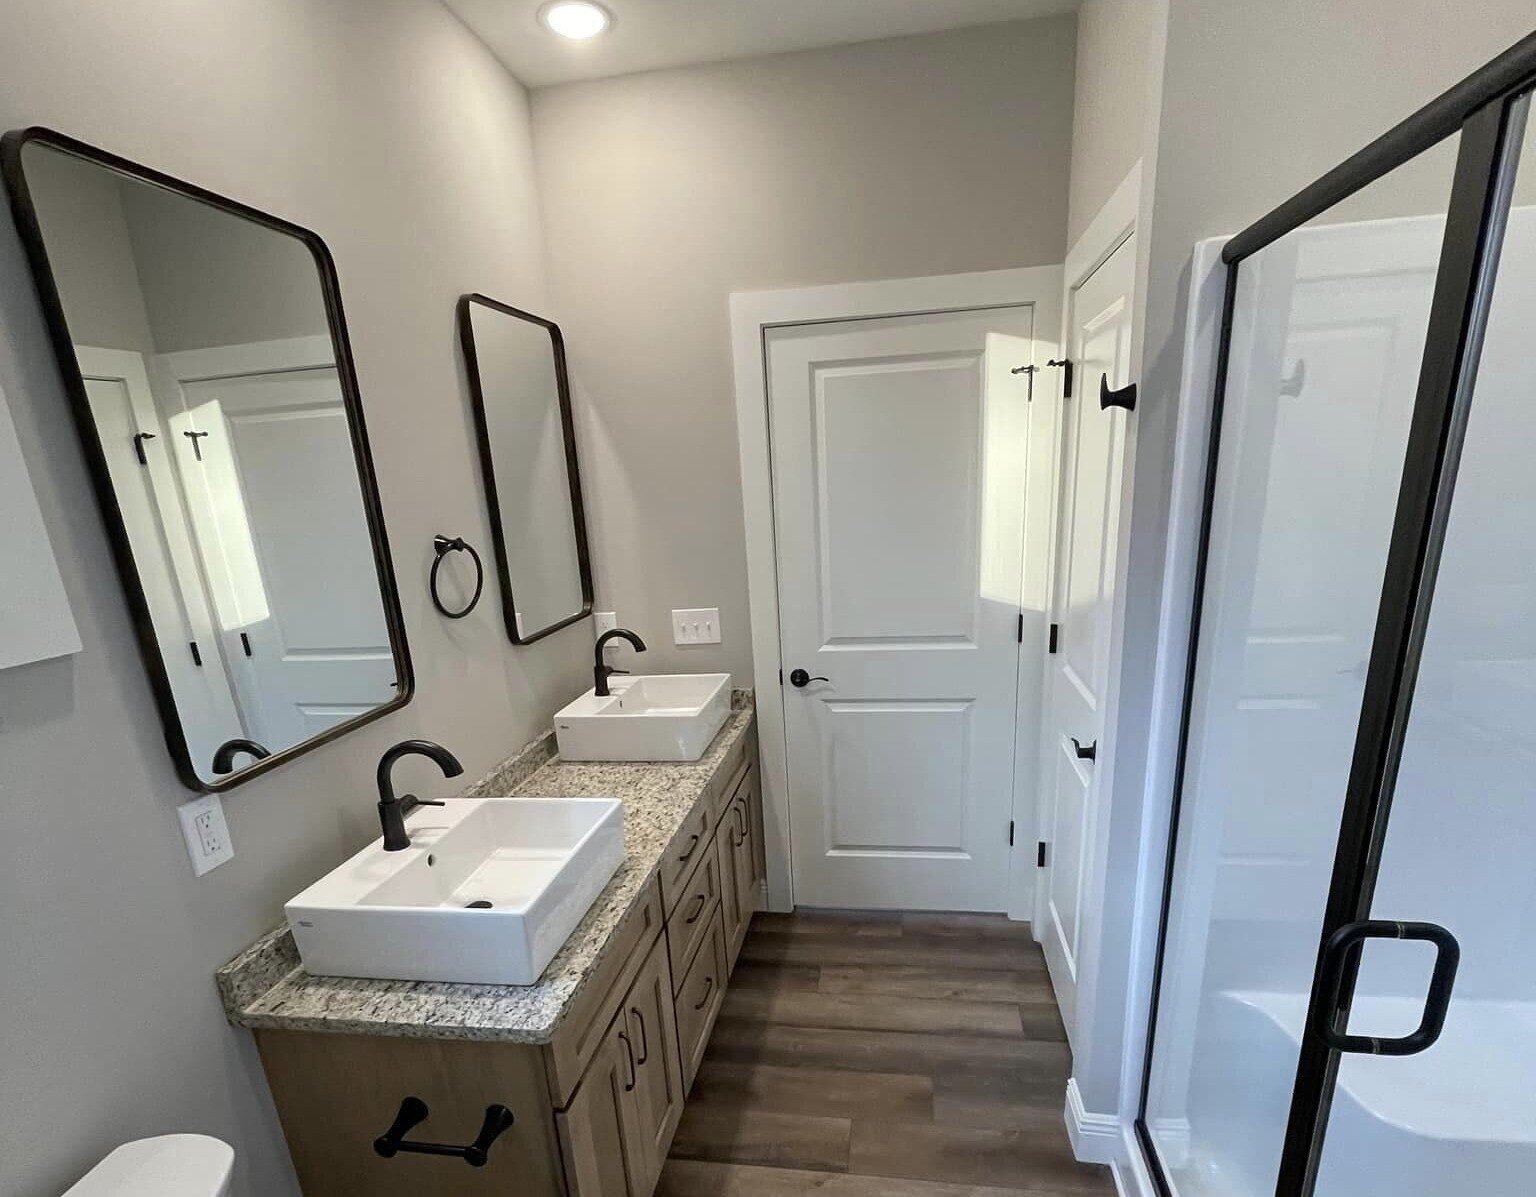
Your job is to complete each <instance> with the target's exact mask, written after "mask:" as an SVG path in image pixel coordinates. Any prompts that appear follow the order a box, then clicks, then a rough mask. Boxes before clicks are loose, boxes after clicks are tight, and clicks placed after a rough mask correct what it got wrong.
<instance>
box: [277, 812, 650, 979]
mask: <svg viewBox="0 0 1536 1197" xmlns="http://www.w3.org/2000/svg"><path fill="white" fill-rule="evenodd" d="M406 829H407V830H408V831H409V832H410V836H411V846H410V847H409V848H407V849H405V850H403V851H400V852H386V851H384V841H383V840H382V839H379V840H375V841H374V842H373V843H372V844H370V845H369V846H368V847H367V848H364V849H363V850H362V851H361V852H359V853H358V854H357V855H356V856H354V857H353V858H352V859H351V860H349V861H347V862H346V863H345V864H344V865H342V866H341V867H340V868H338V869H334V870H332V871H331V872H330V873H327V874H326V875H325V876H324V877H322V878H321V879H320V880H319V881H317V882H315V884H313V885H311V886H310V887H309V888H308V889H306V890H305V891H304V892H303V893H301V894H299V895H298V896H297V897H296V898H294V899H293V900H292V901H291V902H289V903H288V905H287V906H286V907H285V910H286V912H287V915H288V925H289V926H290V927H291V928H292V929H293V938H294V941H295V942H296V943H297V944H298V947H299V956H300V958H301V959H302V960H303V962H304V968H305V969H306V970H307V971H308V972H311V973H314V974H316V975H319V976H334V977H380V978H386V979H391V980H400V981H457V982H463V983H467V984H484V985H532V984H533V983H534V982H535V981H537V980H538V979H539V974H540V973H542V972H543V971H544V968H545V966H546V965H548V964H549V962H550V960H551V959H553V957H554V955H555V953H556V952H558V951H559V950H560V945H561V944H563V943H564V942H565V941H566V938H567V937H568V936H569V935H570V933H571V932H572V931H574V930H575V929H576V924H577V923H579V922H580V921H581V917H582V915H584V914H586V912H587V909H588V907H590V906H591V905H592V903H593V901H595V900H596V898H597V895H598V894H599V893H601V892H602V889H603V886H605V885H607V884H608V880H609V878H611V877H612V876H613V874H614V873H615V872H616V871H617V870H618V867H619V864H620V863H621V862H622V861H623V859H624V807H623V805H622V804H621V803H620V802H619V800H618V799H617V798H460V799H454V800H451V801H449V802H448V803H446V804H445V805H443V806H427V807H421V808H419V809H417V810H415V811H413V812H411V814H410V816H409V817H408V818H407V819H406ZM481 903H489V905H488V906H483V905H480V904H481Z"/></svg>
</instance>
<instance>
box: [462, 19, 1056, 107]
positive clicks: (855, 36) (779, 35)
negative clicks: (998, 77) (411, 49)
mask: <svg viewBox="0 0 1536 1197" xmlns="http://www.w3.org/2000/svg"><path fill="white" fill-rule="evenodd" d="M601 2H602V3H603V4H604V6H605V7H606V8H608V10H609V11H610V12H612V13H613V15H614V23H613V25H612V27H611V28H609V30H608V31H607V32H606V33H603V34H601V35H599V36H598V37H595V38H593V39H592V40H591V41H586V42H573V41H569V40H567V39H566V38H562V37H557V36H556V35H555V34H553V33H551V32H550V31H549V30H548V29H546V28H544V26H543V25H541V24H540V23H539V22H538V19H537V16H538V11H539V8H540V7H541V6H542V3H543V0H444V3H446V4H447V5H448V7H449V8H451V9H452V10H453V11H454V12H456V13H457V14H458V15H459V18H460V19H461V20H462V21H463V22H464V23H465V24H466V25H468V26H469V27H470V28H471V29H473V30H474V31H475V32H476V33H477V34H479V35H480V37H481V39H482V40H484V41H485V43H486V44H487V45H489V46H490V47H491V49H492V50H494V51H495V52H496V54H497V56H498V57H499V58H500V59H501V61H502V62H504V63H505V64H506V66H507V69H508V70H510V71H511V72H512V73H513V74H514V75H516V76H517V77H518V78H519V79H521V80H522V81H523V82H524V83H525V84H527V85H528V86H529V87H543V86H544V85H546V84H549V83H565V82H567V81H569V80H572V79H600V78H603V77H604V76H606V75H626V74H629V73H630V72H632V71H650V70H656V69H657V68H659V67H672V66H683V65H685V64H687V63H694V62H718V61H720V60H722V59H726V58H745V57H749V56H751V55H754V54H775V53H779V52H781V51H785V50H809V49H813V48H814V47H817V46H838V45H846V44H848V43H850V42H867V41H873V40H875V39H876V38H882V37H900V36H902V35H903V34H910V33H934V32H936V31H938V30H940V29H959V28H962V27H964V26H966V25H988V24H991V23H992V22H994V21H1016V20H1024V19H1027V18H1029V17H1042V16H1047V15H1049V14H1051V13H1058V12H1070V11H1071V10H1073V9H1075V8H1076V7H1077V0H601Z"/></svg>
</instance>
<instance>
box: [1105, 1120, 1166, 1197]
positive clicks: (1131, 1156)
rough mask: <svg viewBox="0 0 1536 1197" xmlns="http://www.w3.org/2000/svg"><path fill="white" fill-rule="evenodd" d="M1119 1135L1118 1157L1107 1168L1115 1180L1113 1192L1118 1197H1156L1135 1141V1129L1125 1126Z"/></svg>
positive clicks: (1155, 1189) (1155, 1191)
mask: <svg viewBox="0 0 1536 1197" xmlns="http://www.w3.org/2000/svg"><path fill="white" fill-rule="evenodd" d="M1120 1133H1121V1142H1120V1157H1119V1158H1118V1159H1117V1160H1115V1162H1114V1163H1113V1164H1111V1165H1110V1166H1109V1170H1110V1173H1111V1174H1112V1175H1113V1176H1114V1178H1115V1192H1116V1193H1118V1194H1119V1195H1120V1197H1158V1192H1157V1186H1156V1185H1155V1184H1153V1183H1152V1175H1151V1173H1150V1172H1148V1171H1147V1161H1146V1158H1145V1157H1144V1156H1143V1155H1142V1154H1141V1144H1140V1143H1138V1142H1137V1141H1136V1128H1135V1127H1133V1126H1130V1125H1126V1126H1124V1127H1122V1128H1121V1132H1120Z"/></svg>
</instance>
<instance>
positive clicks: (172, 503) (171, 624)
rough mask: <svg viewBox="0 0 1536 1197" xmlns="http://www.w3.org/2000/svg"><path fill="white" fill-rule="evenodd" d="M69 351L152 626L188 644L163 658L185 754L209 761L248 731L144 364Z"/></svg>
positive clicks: (125, 354) (119, 354)
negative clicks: (182, 650)
mask: <svg viewBox="0 0 1536 1197" xmlns="http://www.w3.org/2000/svg"><path fill="white" fill-rule="evenodd" d="M75 352H76V356H77V358H78V360H79V363H80V372H81V375H82V377H83V379H84V382H85V394H86V399H87V401H88V402H89V403H90V405H91V417H92V419H93V420H95V422H96V427H97V429H98V432H99V435H100V436H101V441H102V449H103V451H104V452H105V454H106V459H107V472H108V474H109V475H110V476H111V478H112V491H113V494H114V495H116V497H117V504H118V508H119V510H120V511H121V513H122V517H123V524H124V526H125V527H126V528H127V530H128V538H129V540H131V541H132V543H133V556H134V562H135V564H136V566H137V568H138V571H139V580H140V582H141V584H142V585H143V589H144V599H145V602H146V604H147V605H148V607H149V615H150V619H151V620H152V621H153V623H154V625H155V630H156V634H157V635H158V636H159V638H160V639H161V641H162V642H164V643H166V644H171V645H174V644H176V643H177V642H178V641H184V642H185V643H186V651H185V653H176V652H170V653H167V655H166V675H167V677H168V679H169V682H170V686H171V690H172V692H173V694H174V695H175V696H176V707H177V710H178V712H179V713H180V718H181V724H182V734H183V735H185V736H186V739H187V747H188V751H189V752H190V753H191V755H192V759H193V760H195V761H206V760H208V759H210V758H211V757H212V756H213V752H214V750H215V749H216V748H217V747H218V746H219V745H220V744H222V743H223V742H224V741H225V740H228V739H229V738H230V737H232V736H239V735H243V734H245V733H244V729H243V727H242V725H241V722H240V714H239V711H238V709H237V708H236V704H235V697H234V692H233V690H232V688H231V684H230V679H229V676H228V674H227V672H226V668H227V664H226V662H225V660H224V658H223V656H222V654H221V652H220V642H219V637H218V634H217V632H216V630H215V627H214V621H213V614H212V611H211V609H210V607H209V604H208V601H207V597H206V592H205V590H204V587H203V581H202V575H201V573H200V571H199V569H198V564H197V554H196V552H195V550H194V549H193V546H192V537H191V533H190V531H189V530H188V527H187V520H186V515H185V513H184V511H183V509H182V506H181V498H180V492H179V491H178V489H177V486H176V477H175V469H174V467H173V466H172V464H171V458H170V446H169V445H168V444H167V440H168V437H167V435H166V428H165V426H164V424H163V423H162V422H161V419H160V415H159V412H158V409H157V408H156V406H155V399H154V395H153V393H152V392H151V390H150V384H149V379H148V375H147V372H146V371H145V368H144V359H143V358H142V357H141V356H140V355H139V354H137V353H133V352H131V351H129V350H123V349H97V348H91V347H84V346H81V347H77V348H76V351H75Z"/></svg>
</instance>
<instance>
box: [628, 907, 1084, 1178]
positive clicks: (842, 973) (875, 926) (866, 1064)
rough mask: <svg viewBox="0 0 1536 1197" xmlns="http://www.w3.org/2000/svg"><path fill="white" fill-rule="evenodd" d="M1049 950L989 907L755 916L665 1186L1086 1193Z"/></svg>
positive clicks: (687, 1109) (675, 1144)
mask: <svg viewBox="0 0 1536 1197" xmlns="http://www.w3.org/2000/svg"><path fill="white" fill-rule="evenodd" d="M1069 1068H1070V1060H1069V1057H1068V1053H1067V1044H1066V1036H1065V1034H1064V1032H1063V1031H1062V1026H1061V1018H1060V1016H1059V1015H1058V1014H1057V1011H1056V1003H1055V1001H1054V1000H1053V998H1052V996H1051V989H1050V982H1049V981H1048V979H1047V978H1046V974H1045V960H1044V958H1043V957H1042V956H1041V954H1040V949H1039V947H1038V946H1037V945H1036V944H1035V942H1034V941H1033V940H1032V939H1031V938H1030V934H1029V928H1028V927H1027V926H1024V925H1023V924H1020V923H1009V922H1008V921H1007V920H1006V919H1003V918H1002V917H1000V916H998V917H994V916H983V915H964V914H955V915H930V914H885V913H846V914H845V913H808V912H806V913H797V914H793V915H780V914H759V915H757V916H756V918H754V919H753V922H752V929H751V931H750V932H749V933H748V935H747V941H746V944H745V945H744V946H743V948H742V952H741V962H740V963H739V964H738V965H737V966H736V972H735V973H734V974H733V975H732V978H731V988H730V990H729V991H728V992H727V994H726V999H725V1006H724V1008H723V1009H722V1010H721V1012H720V1019H719V1022H718V1023H717V1024H716V1026H715V1031H714V1035H713V1037H712V1038H711V1040H710V1046H709V1049H708V1053H707V1055H706V1056H705V1059H704V1064H703V1066H702V1068H701V1069H700V1070H699V1076H698V1079H697V1080H696V1081H695V1082H694V1086H693V1091H692V1092H691V1093H690V1094H689V1097H688V1104H687V1106H686V1107H685V1109H684V1111H683V1119H682V1123H681V1125H680V1126H679V1127H678V1130H677V1137H676V1139H674V1141H673V1144H672V1156H671V1158H670V1159H669V1160H668V1161H667V1166H666V1170H665V1171H664V1172H663V1174H662V1179H661V1185H660V1188H659V1189H658V1197H805V1195H806V1194H812V1193H814V1194H819V1195H821V1197H1009V1195H1010V1194H1021V1193H1026V1194H1034V1195H1035V1197H1090V1195H1094V1194H1112V1193H1113V1192H1114V1186H1113V1184H1112V1183H1111V1182H1110V1179H1109V1173H1108V1170H1107V1169H1105V1168H1102V1167H1098V1166H1096V1165H1090V1164H1079V1163H1078V1162H1077V1161H1076V1160H1074V1159H1073V1158H1072V1150H1071V1148H1070V1146H1069V1145H1068V1143H1067V1132H1066V1128H1065V1127H1064V1126H1063V1125H1062V1117H1061V1111H1062V1102H1063V1099H1064V1096H1065V1090H1066V1083H1067V1074H1068V1071H1069Z"/></svg>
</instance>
